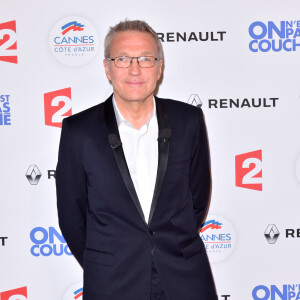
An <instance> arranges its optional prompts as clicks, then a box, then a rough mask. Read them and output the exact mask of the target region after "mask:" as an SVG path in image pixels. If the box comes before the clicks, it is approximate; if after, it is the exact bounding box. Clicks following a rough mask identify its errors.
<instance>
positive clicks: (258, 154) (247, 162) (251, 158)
mask: <svg viewBox="0 0 300 300" xmlns="http://www.w3.org/2000/svg"><path fill="white" fill-rule="evenodd" d="M235 185H236V186H238V187H242V188H246V189H252V190H257V191H262V150H257V151H252V152H248V153H243V154H239V155H236V156H235Z"/></svg>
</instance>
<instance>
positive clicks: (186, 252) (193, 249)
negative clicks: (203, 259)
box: [181, 236, 204, 259]
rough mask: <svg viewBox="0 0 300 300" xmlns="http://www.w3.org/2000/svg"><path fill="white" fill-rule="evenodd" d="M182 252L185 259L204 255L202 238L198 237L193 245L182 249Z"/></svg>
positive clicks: (190, 244)
mask: <svg viewBox="0 0 300 300" xmlns="http://www.w3.org/2000/svg"><path fill="white" fill-rule="evenodd" d="M181 251H182V254H183V256H184V258H185V259H189V258H191V257H192V256H195V255H197V254H200V253H202V251H204V245H203V242H202V240H201V238H200V236H197V237H196V238H195V239H194V240H193V241H192V242H191V243H189V244H188V245H187V246H185V247H184V248H182V249H181Z"/></svg>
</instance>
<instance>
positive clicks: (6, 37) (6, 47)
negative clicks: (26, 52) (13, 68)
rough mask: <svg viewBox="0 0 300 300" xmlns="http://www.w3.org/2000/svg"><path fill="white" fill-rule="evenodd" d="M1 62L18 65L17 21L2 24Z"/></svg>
mask: <svg viewBox="0 0 300 300" xmlns="http://www.w3.org/2000/svg"><path fill="white" fill-rule="evenodd" d="M0 61H6V62H10V63H14V64H17V63H18V57H17V30H16V21H10V22H6V23H1V24H0Z"/></svg>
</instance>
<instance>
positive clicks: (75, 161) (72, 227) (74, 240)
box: [56, 119, 87, 266]
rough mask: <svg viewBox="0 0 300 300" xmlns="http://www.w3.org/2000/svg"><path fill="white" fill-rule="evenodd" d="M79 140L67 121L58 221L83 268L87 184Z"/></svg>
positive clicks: (63, 133)
mask: <svg viewBox="0 0 300 300" xmlns="http://www.w3.org/2000/svg"><path fill="white" fill-rule="evenodd" d="M78 146H79V144H78V141H76V138H75V136H74V135H73V134H72V132H71V129H70V128H69V124H68V120H67V119H64V121H63V125H62V131H61V137H60V145H59V154H58V163H57V168H56V194H57V210H58V221H59V226H60V229H61V232H62V234H63V236H64V238H65V240H66V242H67V244H68V246H69V248H70V250H71V252H72V254H73V255H74V256H75V258H76V259H77V261H78V262H79V264H80V265H81V266H82V265H83V250H84V246H85V238H86V234H85V231H86V214H87V188H86V186H87V184H86V176H85V172H84V168H83V163H82V156H81V155H80V148H79V147H78Z"/></svg>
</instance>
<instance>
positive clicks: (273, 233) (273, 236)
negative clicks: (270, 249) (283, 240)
mask: <svg viewBox="0 0 300 300" xmlns="http://www.w3.org/2000/svg"><path fill="white" fill-rule="evenodd" d="M279 235H280V232H279V230H278V229H277V227H276V225H275V224H269V225H268V227H267V229H266V230H265V237H266V239H267V241H268V243H269V244H275V243H276V241H277V239H278V237H279Z"/></svg>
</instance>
